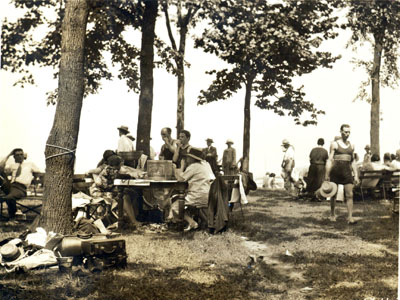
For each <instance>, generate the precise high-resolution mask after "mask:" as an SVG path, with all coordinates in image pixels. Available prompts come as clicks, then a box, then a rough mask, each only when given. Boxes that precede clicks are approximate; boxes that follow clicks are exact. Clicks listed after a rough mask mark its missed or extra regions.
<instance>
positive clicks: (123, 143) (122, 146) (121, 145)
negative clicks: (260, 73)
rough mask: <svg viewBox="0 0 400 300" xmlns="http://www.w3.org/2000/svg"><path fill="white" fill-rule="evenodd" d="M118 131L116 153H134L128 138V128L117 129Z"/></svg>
mask: <svg viewBox="0 0 400 300" xmlns="http://www.w3.org/2000/svg"><path fill="white" fill-rule="evenodd" d="M118 130H119V140H118V148H117V151H118V152H132V151H135V147H134V146H133V142H132V141H131V140H130V139H129V138H128V136H127V134H128V133H129V129H128V126H121V127H118Z"/></svg>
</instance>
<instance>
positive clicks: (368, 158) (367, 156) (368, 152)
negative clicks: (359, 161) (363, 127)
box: [363, 145, 372, 163]
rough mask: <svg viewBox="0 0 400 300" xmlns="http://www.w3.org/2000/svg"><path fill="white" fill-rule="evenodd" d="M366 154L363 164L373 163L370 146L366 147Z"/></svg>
mask: <svg viewBox="0 0 400 300" xmlns="http://www.w3.org/2000/svg"><path fill="white" fill-rule="evenodd" d="M364 149H365V154H364V159H363V163H370V162H371V156H372V153H371V147H370V146H369V145H366V146H365V148H364Z"/></svg>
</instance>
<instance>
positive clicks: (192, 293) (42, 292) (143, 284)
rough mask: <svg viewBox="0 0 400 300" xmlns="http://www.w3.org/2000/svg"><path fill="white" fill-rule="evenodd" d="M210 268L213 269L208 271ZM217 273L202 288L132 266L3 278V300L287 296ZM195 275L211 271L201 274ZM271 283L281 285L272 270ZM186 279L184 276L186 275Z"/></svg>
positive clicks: (175, 274) (241, 275) (241, 274)
mask: <svg viewBox="0 0 400 300" xmlns="http://www.w3.org/2000/svg"><path fill="white" fill-rule="evenodd" d="M204 268H209V267H204ZM227 269H230V270H232V269H234V270H236V271H235V272H227V271H225V269H221V270H218V272H216V273H215V280H213V281H212V282H210V283H197V282H194V281H192V280H189V279H187V278H184V273H185V271H187V270H188V269H187V268H186V267H177V268H171V269H162V270H161V269H160V268H157V266H154V265H149V264H143V263H140V264H128V267H127V268H125V269H123V270H106V271H103V272H102V273H100V274H91V273H88V272H72V273H69V274H61V273H58V272H57V271H55V270H41V271H36V272H35V276H31V274H7V275H3V276H0V279H1V282H2V284H0V298H1V299H4V300H5V299H32V300H36V299H51V300H53V299H58V300H61V299H71V298H73V299H75V298H83V299H107V300H109V299H124V300H125V299H193V300H196V299H198V300H200V299H249V294H248V290H249V289H250V288H252V289H253V292H254V291H258V292H259V293H260V295H261V294H265V293H266V292H269V293H272V292H274V293H278V294H280V293H282V292H284V291H283V290H279V289H275V290H274V289H271V287H270V289H269V290H267V289H266V287H265V286H264V285H258V283H257V281H258V280H257V278H258V279H260V278H261V277H260V275H259V276H258V277H257V276H255V275H254V271H253V270H252V269H247V268H243V266H239V265H234V264H232V265H230V266H228V267H227ZM190 271H191V272H193V271H205V272H208V273H209V272H210V270H206V269H204V270H203V269H202V268H198V269H197V270H196V269H190ZM270 271H271V272H270V273H269V276H270V278H271V280H274V281H275V280H280V279H279V277H278V276H276V275H274V273H273V270H270ZM182 274H183V275H182Z"/></svg>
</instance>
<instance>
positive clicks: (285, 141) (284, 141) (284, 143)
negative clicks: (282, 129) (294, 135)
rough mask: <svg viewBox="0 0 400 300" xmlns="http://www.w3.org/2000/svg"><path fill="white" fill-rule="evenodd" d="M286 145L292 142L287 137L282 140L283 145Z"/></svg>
mask: <svg viewBox="0 0 400 300" xmlns="http://www.w3.org/2000/svg"><path fill="white" fill-rule="evenodd" d="M285 145H290V143H289V141H288V140H287V139H284V140H283V141H282V146H285Z"/></svg>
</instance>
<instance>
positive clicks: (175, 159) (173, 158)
mask: <svg viewBox="0 0 400 300" xmlns="http://www.w3.org/2000/svg"><path fill="white" fill-rule="evenodd" d="M180 149H181V143H180V141H179V140H178V141H176V148H175V151H174V156H173V157H172V161H173V162H174V163H176V162H177V161H178V158H179V150H180Z"/></svg>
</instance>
